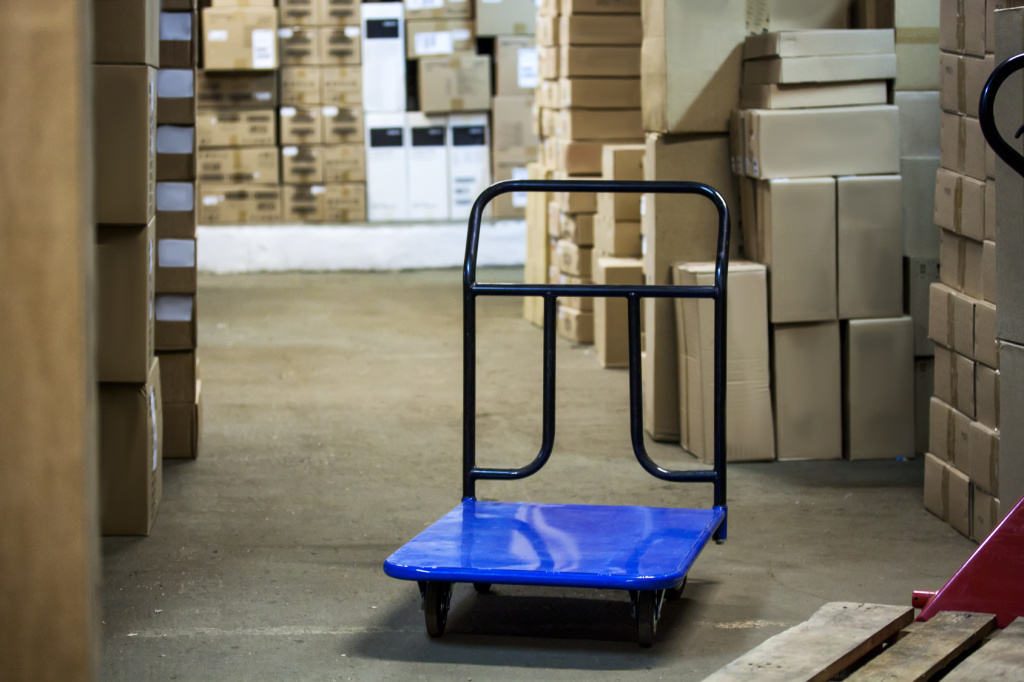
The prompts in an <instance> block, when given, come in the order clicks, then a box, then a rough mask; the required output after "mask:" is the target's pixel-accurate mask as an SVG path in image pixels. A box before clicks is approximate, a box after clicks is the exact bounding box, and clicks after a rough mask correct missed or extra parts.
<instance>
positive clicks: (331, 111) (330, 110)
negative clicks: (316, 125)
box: [323, 107, 338, 118]
mask: <svg viewBox="0 0 1024 682" xmlns="http://www.w3.org/2000/svg"><path fill="white" fill-rule="evenodd" d="M323 114H324V116H326V117H328V118H334V117H335V116H337V115H338V107H324V109H323Z"/></svg>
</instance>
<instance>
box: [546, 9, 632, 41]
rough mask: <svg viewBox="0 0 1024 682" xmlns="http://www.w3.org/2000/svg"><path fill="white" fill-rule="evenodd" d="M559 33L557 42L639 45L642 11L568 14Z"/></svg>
mask: <svg viewBox="0 0 1024 682" xmlns="http://www.w3.org/2000/svg"><path fill="white" fill-rule="evenodd" d="M558 36H559V42H558V43H555V44H558V45H639V44H640V43H641V42H642V40H643V24H642V23H641V21H640V15H639V14H634V15H628V14H627V15H622V14H565V15H563V16H562V17H561V18H560V21H559V29H558Z"/></svg>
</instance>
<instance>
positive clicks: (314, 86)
mask: <svg viewBox="0 0 1024 682" xmlns="http://www.w3.org/2000/svg"><path fill="white" fill-rule="evenodd" d="M326 72H327V69H321V68H319V67H316V66H285V67H282V68H281V104H283V105H286V106H312V105H317V104H320V103H321V102H323V101H324V99H323V91H324V85H323V78H324V75H325V73H326ZM362 97H363V94H362V91H361V90H360V93H359V99H362Z"/></svg>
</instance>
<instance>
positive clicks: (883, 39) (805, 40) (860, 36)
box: [743, 29, 896, 61]
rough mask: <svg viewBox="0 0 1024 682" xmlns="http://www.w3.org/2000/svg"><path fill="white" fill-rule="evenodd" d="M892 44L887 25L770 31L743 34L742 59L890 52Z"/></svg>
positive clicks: (893, 41) (892, 36) (892, 38)
mask: <svg viewBox="0 0 1024 682" xmlns="http://www.w3.org/2000/svg"><path fill="white" fill-rule="evenodd" d="M895 46H896V41H895V36H894V33H893V31H892V30H891V29H854V30H849V29H848V30H843V29H838V30H836V29H833V30H822V31H810V30H808V31H772V32H770V33H756V34H751V35H749V36H747V39H746V41H745V42H744V43H743V59H744V60H745V61H749V60H762V59H772V58H777V57H778V58H789V57H828V56H837V55H838V56H858V55H873V54H892V53H893V51H894V50H895Z"/></svg>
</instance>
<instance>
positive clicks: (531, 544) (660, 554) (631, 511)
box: [384, 500, 725, 590]
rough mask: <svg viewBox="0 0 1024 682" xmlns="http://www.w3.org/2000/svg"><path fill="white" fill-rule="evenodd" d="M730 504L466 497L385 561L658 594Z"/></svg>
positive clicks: (484, 578) (395, 570) (454, 578)
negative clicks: (587, 502)
mask: <svg viewBox="0 0 1024 682" xmlns="http://www.w3.org/2000/svg"><path fill="white" fill-rule="evenodd" d="M724 519H725V509H723V508H714V509H666V508H656V507H612V506H591V505H567V504H531V503H525V502H480V501H478V500H466V501H464V502H463V503H462V504H460V505H459V506H457V507H456V508H455V509H453V510H452V511H450V512H448V513H447V514H445V515H444V516H443V517H442V518H441V519H440V520H439V521H437V522H436V523H434V524H433V525H431V526H430V527H429V528H427V529H426V530H424V531H423V532H422V533H420V534H419V535H417V536H416V537H415V538H413V539H412V540H410V541H409V542H408V543H407V544H406V545H405V546H404V547H402V548H401V549H399V550H398V551H397V552H395V553H394V554H392V555H391V556H390V557H388V560H387V561H385V562H384V572H385V573H387V574H388V575H389V576H391V577H393V578H400V579H403V580H437V581H445V582H487V583H498V584H502V583H504V584H520V585H562V586H575V587H596V588H606V589H636V590H659V589H666V588H669V587H672V586H674V585H677V584H678V583H679V582H680V581H682V579H683V577H684V576H685V575H686V574H687V572H688V571H689V570H690V567H691V566H692V565H693V562H694V560H695V559H696V558H697V555H698V554H700V551H701V550H702V549H703V548H704V546H705V545H706V544H707V542H708V540H709V539H710V538H711V535H712V534H713V533H714V532H715V530H716V529H717V528H718V527H719V525H721V523H722V521H723V520H724Z"/></svg>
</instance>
